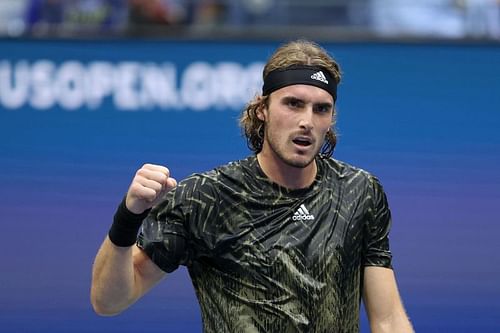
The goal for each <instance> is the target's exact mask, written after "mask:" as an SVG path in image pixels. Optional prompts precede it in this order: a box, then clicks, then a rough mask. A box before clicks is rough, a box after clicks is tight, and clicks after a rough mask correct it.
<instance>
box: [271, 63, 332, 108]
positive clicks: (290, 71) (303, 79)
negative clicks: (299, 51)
mask: <svg viewBox="0 0 500 333" xmlns="http://www.w3.org/2000/svg"><path fill="white" fill-rule="evenodd" d="M293 84H307V85H310V86H315V87H318V88H321V89H323V90H326V91H327V92H328V93H330V95H332V97H333V101H334V102H335V101H337V81H336V80H335V78H334V77H332V75H331V74H330V72H329V71H327V70H325V69H324V68H322V67H318V66H307V65H294V66H290V67H286V68H281V69H275V70H273V71H271V72H269V74H267V76H266V77H265V78H264V86H263V87H262V95H269V94H270V93H272V92H273V91H275V90H278V89H280V88H283V87H287V86H291V85H293Z"/></svg>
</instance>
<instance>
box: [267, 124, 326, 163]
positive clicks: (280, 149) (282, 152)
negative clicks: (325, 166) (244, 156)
mask: <svg viewBox="0 0 500 333" xmlns="http://www.w3.org/2000/svg"><path fill="white" fill-rule="evenodd" d="M265 138H266V140H267V144H268V146H269V148H270V151H271V152H272V153H273V154H274V155H275V156H277V157H278V158H279V159H280V160H281V161H282V162H283V163H285V164H286V165H288V166H291V167H294V168H299V169H304V168H306V167H308V166H309V165H310V164H311V163H312V162H313V161H314V159H315V158H316V156H317V155H318V153H319V151H320V149H321V146H322V145H323V142H321V144H320V145H319V146H318V147H317V148H316V151H315V152H314V153H313V154H311V156H307V155H306V154H304V155H300V157H295V156H291V155H292V154H293V153H288V154H287V152H286V150H287V148H286V147H285V145H286V144H283V145H280V144H279V140H275V137H274V135H273V133H271V131H269V127H266V129H265ZM289 141H291V140H289ZM293 155H295V154H293Z"/></svg>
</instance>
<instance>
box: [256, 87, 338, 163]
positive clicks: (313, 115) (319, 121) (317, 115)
mask: <svg viewBox="0 0 500 333" xmlns="http://www.w3.org/2000/svg"><path fill="white" fill-rule="evenodd" d="M269 98H270V100H269V106H268V107H267V108H264V109H263V110H261V111H260V112H259V113H258V116H259V119H261V120H262V121H264V123H265V132H264V133H265V134H264V144H263V147H262V156H263V157H264V158H272V159H275V160H277V161H278V162H281V163H284V164H286V165H288V166H292V167H296V168H305V167H307V166H309V165H310V164H311V162H312V161H313V160H314V158H315V157H316V155H317V154H318V153H319V151H320V149H321V147H322V146H323V142H324V140H325V135H326V132H327V131H328V129H329V128H330V126H331V125H332V120H333V98H332V96H331V95H330V94H329V93H328V92H326V91H325V90H323V89H321V88H318V87H315V86H310V85H302V84H297V85H291V86H288V87H284V88H281V89H278V90H276V91H274V92H273V93H271V95H270V96H269Z"/></svg>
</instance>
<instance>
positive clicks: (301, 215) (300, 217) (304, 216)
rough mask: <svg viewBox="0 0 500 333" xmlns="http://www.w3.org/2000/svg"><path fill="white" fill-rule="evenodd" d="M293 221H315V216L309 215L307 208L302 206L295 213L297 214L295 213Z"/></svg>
mask: <svg viewBox="0 0 500 333" xmlns="http://www.w3.org/2000/svg"><path fill="white" fill-rule="evenodd" d="M292 220H293V221H306V220H314V215H312V214H311V213H309V210H308V209H307V208H306V206H305V205H304V204H302V205H300V207H299V208H298V209H297V210H296V211H295V213H293V216H292Z"/></svg>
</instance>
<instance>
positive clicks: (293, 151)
mask: <svg viewBox="0 0 500 333" xmlns="http://www.w3.org/2000/svg"><path fill="white" fill-rule="evenodd" d="M263 76H264V86H263V92H262V95H261V96H257V97H256V98H255V99H254V100H253V101H252V102H251V103H250V104H249V105H248V106H247V108H246V110H245V111H244V113H243V115H242V117H241V125H242V127H243V129H244V132H245V134H246V136H247V139H248V144H249V147H250V148H251V149H252V150H253V151H254V152H255V154H254V155H252V156H250V157H248V158H246V159H244V160H241V161H236V162H233V163H230V164H228V165H225V166H222V167H219V168H217V169H215V170H212V171H209V172H206V173H202V174H195V175H192V176H190V177H188V178H187V179H185V180H183V181H182V182H181V183H180V184H179V185H178V186H176V181H175V180H174V179H173V178H171V177H170V173H169V170H168V169H167V168H165V167H163V166H157V165H149V164H146V165H144V166H143V167H142V168H141V169H140V170H139V171H137V173H136V175H135V177H134V179H133V181H132V184H131V185H130V188H129V190H128V193H127V196H126V198H125V199H124V201H123V202H122V204H121V205H120V206H119V208H118V210H117V212H116V214H115V218H114V222H113V225H112V227H111V229H110V231H109V234H108V237H107V238H106V240H105V241H104V243H103V245H102V247H101V249H100V250H99V253H98V255H97V257H96V261H95V264H94V271H93V282H92V292H91V298H92V304H93V306H94V309H95V310H96V312H97V313H99V314H103V315H111V314H116V313H119V312H121V311H123V310H124V309H125V308H127V307H128V306H129V305H131V304H132V303H134V302H135V301H137V300H138V299H139V298H140V297H141V296H142V295H144V294H145V293H146V292H147V291H148V290H149V289H151V288H152V287H153V286H154V285H155V284H156V283H157V282H159V281H160V280H161V279H162V278H163V277H165V275H166V273H168V272H172V271H173V270H175V269H176V268H177V267H178V265H180V264H182V265H186V266H187V267H188V270H189V274H190V276H191V279H192V280H193V285H194V287H195V290H196V294H197V296H198V300H199V303H200V306H201V312H202V316H203V325H204V331H205V332H218V333H219V332H358V331H359V305H360V299H361V297H363V299H364V302H365V305H366V309H367V313H368V317H369V320H370V326H371V328H372V331H373V332H397V333H404V332H412V328H411V325H410V323H409V320H408V318H407V316H406V314H405V311H404V309H403V306H402V304H401V300H400V298H399V294H398V290H397V286H396V282H395V277H394V273H393V271H392V269H391V253H390V251H389V243H388V233H389V228H390V223H391V219H390V212H389V209H388V206H387V201H386V197H385V195H384V192H383V190H382V187H381V185H380V184H379V182H378V180H377V179H376V178H375V177H373V176H371V175H370V174H368V173H367V172H365V171H363V170H361V169H357V168H354V167H352V166H349V165H347V164H346V163H343V162H340V161H337V160H335V159H333V158H331V154H332V152H333V149H334V147H335V143H336V136H335V134H334V131H333V129H332V128H333V125H334V110H335V101H336V99H337V90H336V88H337V84H338V83H339V82H340V69H339V66H338V65H337V63H336V62H335V61H334V60H333V59H332V58H331V57H330V56H329V55H328V54H327V53H326V52H325V51H324V50H323V49H322V48H320V47H319V46H318V45H316V44H314V43H311V42H308V41H296V42H291V43H288V44H285V45H284V46H282V47H281V48H279V49H278V50H277V51H276V52H275V53H274V55H273V56H272V57H271V58H270V60H269V61H268V63H267V65H266V66H265V68H264V75H263ZM151 208H152V209H151ZM150 209H151V210H150ZM143 220H144V221H143ZM141 225H142V228H141V232H140V234H139V237H138V239H137V246H134V244H135V243H136V236H137V233H138V230H139V228H140V227H141Z"/></svg>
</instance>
